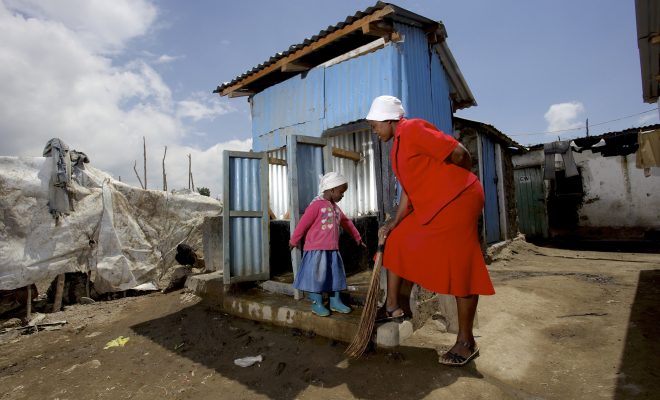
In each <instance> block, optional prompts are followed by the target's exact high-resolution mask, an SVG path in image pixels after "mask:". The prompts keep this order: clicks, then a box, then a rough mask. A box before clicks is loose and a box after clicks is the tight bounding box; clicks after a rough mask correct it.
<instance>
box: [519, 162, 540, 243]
mask: <svg viewBox="0 0 660 400" xmlns="http://www.w3.org/2000/svg"><path fill="white" fill-rule="evenodd" d="M513 178H514V182H515V185H516V203H517V207H518V223H519V225H520V231H521V232H522V233H524V234H525V235H527V236H529V237H544V238H547V237H548V214H547V209H546V203H545V194H544V190H543V175H542V174H541V168H539V167H534V168H521V169H516V170H514V171H513Z"/></svg>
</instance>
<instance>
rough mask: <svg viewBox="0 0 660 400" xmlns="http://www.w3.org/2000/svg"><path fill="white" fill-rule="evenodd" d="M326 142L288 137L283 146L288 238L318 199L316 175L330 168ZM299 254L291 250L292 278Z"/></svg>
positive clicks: (296, 294)
mask: <svg viewBox="0 0 660 400" xmlns="http://www.w3.org/2000/svg"><path fill="white" fill-rule="evenodd" d="M330 147H331V146H328V141H327V139H326V138H317V137H309V136H299V135H292V136H290V140H289V143H288V145H287V160H288V163H289V170H288V174H289V176H288V180H289V187H290V188H291V193H290V196H289V201H290V207H289V209H290V210H291V214H290V215H291V234H293V231H294V230H295V228H296V225H298V221H300V216H301V215H302V214H303V213H304V212H305V208H307V206H308V205H309V203H310V202H311V201H312V200H313V199H314V197H316V196H317V195H318V187H319V175H323V174H325V173H326V172H327V171H329V169H330V168H332V149H331V148H330ZM301 255H302V252H301V251H300V250H299V249H294V251H292V252H291V265H292V267H293V277H294V279H295V277H296V276H297V275H298V267H299V266H300V260H301ZM294 297H295V298H296V299H300V298H301V297H302V293H300V292H299V291H298V290H296V291H295V295H294Z"/></svg>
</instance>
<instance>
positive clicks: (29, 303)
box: [25, 284, 32, 322]
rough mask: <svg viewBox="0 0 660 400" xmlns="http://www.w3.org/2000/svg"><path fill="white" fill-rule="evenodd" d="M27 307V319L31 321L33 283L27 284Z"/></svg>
mask: <svg viewBox="0 0 660 400" xmlns="http://www.w3.org/2000/svg"><path fill="white" fill-rule="evenodd" d="M25 305H26V307H27V320H28V322H29V321H30V318H32V285H31V284H30V285H28V286H27V300H26V301H25Z"/></svg>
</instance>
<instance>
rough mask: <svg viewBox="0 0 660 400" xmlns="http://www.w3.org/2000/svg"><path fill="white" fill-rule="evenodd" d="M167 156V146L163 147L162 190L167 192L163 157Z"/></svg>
mask: <svg viewBox="0 0 660 400" xmlns="http://www.w3.org/2000/svg"><path fill="white" fill-rule="evenodd" d="M166 155H167V146H165V152H164V153H163V190H164V191H166V192H167V175H166V174H165V156H166Z"/></svg>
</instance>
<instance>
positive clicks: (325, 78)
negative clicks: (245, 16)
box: [251, 24, 452, 151]
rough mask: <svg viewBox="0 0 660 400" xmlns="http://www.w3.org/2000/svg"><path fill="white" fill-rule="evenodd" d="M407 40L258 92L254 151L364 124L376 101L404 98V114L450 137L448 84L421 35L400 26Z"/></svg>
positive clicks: (423, 34)
mask: <svg viewBox="0 0 660 400" xmlns="http://www.w3.org/2000/svg"><path fill="white" fill-rule="evenodd" d="M396 30H397V31H398V32H400V33H401V34H402V37H403V41H402V42H399V43H388V44H386V45H385V47H384V48H382V49H380V50H377V51H374V52H372V53H368V54H365V55H363V56H360V57H356V58H352V59H349V60H346V61H343V62H341V63H339V64H335V65H332V66H329V67H317V68H314V69H311V70H309V71H307V72H306V73H302V74H300V75H297V76H295V77H293V78H291V79H289V80H287V81H284V82H281V83H279V84H277V85H274V86H271V87H269V88H267V89H266V90H264V91H262V92H260V93H257V94H256V95H254V96H253V97H252V99H251V101H252V138H253V142H252V147H253V150H255V151H265V150H272V149H276V148H279V147H282V146H284V145H286V143H287V136H290V135H292V134H295V135H306V136H314V137H320V136H321V135H322V134H323V132H324V131H325V130H326V129H330V128H334V127H337V126H340V125H344V124H347V123H351V122H356V121H359V120H361V119H363V118H364V117H365V116H366V115H367V112H368V111H369V107H370V105H371V101H372V100H373V98H374V97H376V96H380V95H384V94H388V95H393V96H397V97H399V98H401V100H402V102H403V105H404V108H405V109H406V114H407V116H408V117H411V118H424V119H427V120H429V121H431V122H432V123H433V124H435V125H436V126H437V127H438V128H439V129H441V130H444V131H445V132H447V133H451V132H452V123H451V117H452V113H451V103H450V101H449V85H448V83H447V77H446V74H445V71H444V68H443V67H442V65H441V63H440V60H439V57H438V56H437V54H435V52H433V51H432V50H431V49H430V47H429V44H428V42H427V39H426V35H425V33H424V32H423V31H421V30H419V29H417V28H414V27H411V26H408V25H402V24H396Z"/></svg>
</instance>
